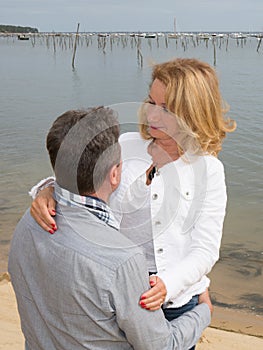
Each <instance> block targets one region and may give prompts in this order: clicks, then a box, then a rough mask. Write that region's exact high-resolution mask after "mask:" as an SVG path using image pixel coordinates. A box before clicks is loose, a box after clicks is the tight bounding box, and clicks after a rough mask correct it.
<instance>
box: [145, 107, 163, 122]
mask: <svg viewBox="0 0 263 350" xmlns="http://www.w3.org/2000/svg"><path fill="white" fill-rule="evenodd" d="M160 117H161V108H160V107H159V106H156V105H149V106H148V108H147V120H148V122H156V121H158V120H160Z"/></svg>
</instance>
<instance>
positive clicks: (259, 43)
mask: <svg viewBox="0 0 263 350" xmlns="http://www.w3.org/2000/svg"><path fill="white" fill-rule="evenodd" d="M261 41H262V37H260V39H259V42H258V47H257V52H258V51H259V48H260V45H261Z"/></svg>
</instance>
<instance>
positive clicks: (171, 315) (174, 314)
mask: <svg viewBox="0 0 263 350" xmlns="http://www.w3.org/2000/svg"><path fill="white" fill-rule="evenodd" d="M197 304H198V295H195V296H193V297H192V299H191V300H190V301H189V302H188V303H187V304H185V305H183V306H181V307H177V308H168V309H163V313H164V316H165V318H166V319H167V320H168V321H172V320H174V319H176V318H178V317H179V316H181V315H182V314H183V313H185V312H186V311H190V310H192V309H193V308H194V307H195V306H196V305H197ZM194 349H195V346H193V347H192V348H191V349H190V350H194Z"/></svg>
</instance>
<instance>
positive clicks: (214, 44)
mask: <svg viewBox="0 0 263 350" xmlns="http://www.w3.org/2000/svg"><path fill="white" fill-rule="evenodd" d="M213 46H214V66H216V43H215V38H213Z"/></svg>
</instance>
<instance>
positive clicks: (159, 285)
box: [140, 276, 167, 311]
mask: <svg viewBox="0 0 263 350" xmlns="http://www.w3.org/2000/svg"><path fill="white" fill-rule="evenodd" d="M150 285H151V289H149V290H148V291H147V292H145V293H143V294H142V296H141V299H140V305H141V307H142V308H144V309H147V310H151V311H154V310H158V309H160V308H161V306H162V305H163V303H164V301H165V298H166V294H167V290H166V287H165V284H164V283H163V281H162V280H161V278H160V277H158V276H150Z"/></svg>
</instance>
